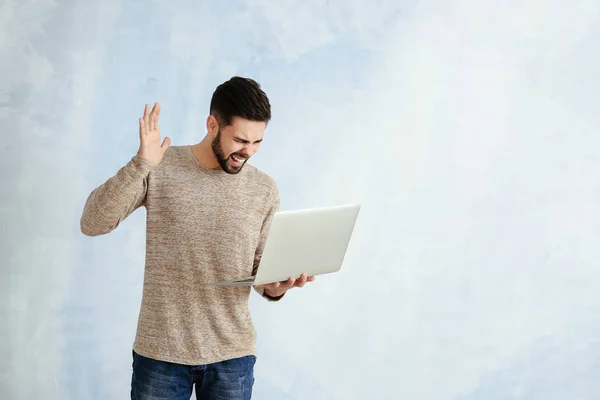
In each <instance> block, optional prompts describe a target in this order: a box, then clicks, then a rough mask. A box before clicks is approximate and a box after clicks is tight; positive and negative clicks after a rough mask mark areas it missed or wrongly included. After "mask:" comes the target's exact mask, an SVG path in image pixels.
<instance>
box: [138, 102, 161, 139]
mask: <svg viewBox="0 0 600 400" xmlns="http://www.w3.org/2000/svg"><path fill="white" fill-rule="evenodd" d="M159 115H160V103H159V102H156V103H154V106H153V107H152V111H150V105H148V104H146V105H145V106H144V116H143V117H142V118H141V119H140V135H142V134H147V133H148V132H150V131H155V130H157V129H158V116H159Z"/></svg>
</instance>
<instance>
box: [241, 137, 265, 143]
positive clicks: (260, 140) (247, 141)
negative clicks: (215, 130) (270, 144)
mask: <svg viewBox="0 0 600 400" xmlns="http://www.w3.org/2000/svg"><path fill="white" fill-rule="evenodd" d="M234 139H235V140H237V141H238V142H242V143H250V141H249V140H246V139H242V138H241V137H238V136H235V137H234ZM262 141H263V140H262V139H259V140H255V141H254V143H260V142H262Z"/></svg>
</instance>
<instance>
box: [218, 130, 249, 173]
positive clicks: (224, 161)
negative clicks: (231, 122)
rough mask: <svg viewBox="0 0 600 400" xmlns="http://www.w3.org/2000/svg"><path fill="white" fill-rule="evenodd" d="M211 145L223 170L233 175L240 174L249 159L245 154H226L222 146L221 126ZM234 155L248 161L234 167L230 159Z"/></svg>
mask: <svg viewBox="0 0 600 400" xmlns="http://www.w3.org/2000/svg"><path fill="white" fill-rule="evenodd" d="M211 147H212V151H213V153H214V155H215V157H216V158H217V161H218V163H219V165H220V166H221V168H222V169H223V171H225V172H227V173H228V174H231V175H235V174H238V173H239V172H240V171H241V170H242V168H244V165H246V161H248V160H247V159H245V157H244V156H242V155H240V154H235V153H232V154H230V155H229V156H225V153H223V147H222V146H221V129H220V128H219V131H218V132H217V136H216V137H215V138H214V140H213V141H212V144H211ZM232 155H233V156H237V157H239V158H241V159H245V160H246V161H244V162H243V163H242V165H241V166H239V167H234V166H232V165H230V164H229V161H230V159H231V156H232Z"/></svg>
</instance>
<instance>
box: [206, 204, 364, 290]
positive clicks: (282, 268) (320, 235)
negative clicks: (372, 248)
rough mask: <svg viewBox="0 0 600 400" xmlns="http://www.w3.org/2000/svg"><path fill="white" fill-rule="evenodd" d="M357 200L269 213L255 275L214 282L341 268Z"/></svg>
mask: <svg viewBox="0 0 600 400" xmlns="http://www.w3.org/2000/svg"><path fill="white" fill-rule="evenodd" d="M359 211H360V204H348V205H340V206H332V207H321V208H313V209H305V210H294V211H280V212H278V213H276V214H275V215H274V216H273V220H272V222H271V228H270V230H269V234H268V236H267V240H266V242H265V247H264V249H263V253H262V257H261V261H260V264H259V266H258V270H257V272H256V276H246V277H240V279H238V280H232V281H221V282H214V283H211V284H209V285H214V286H252V285H263V284H267V283H273V282H281V281H286V280H288V279H289V278H290V277H292V278H299V277H300V275H302V274H303V273H306V274H307V275H308V276H311V275H312V276H315V275H323V274H329V273H333V272H337V271H339V270H340V269H341V267H342V264H343V261H344V258H345V256H346V251H347V249H348V245H349V243H350V239H351V237H352V233H353V231H354V226H355V225H356V220H357V218H358V214H359Z"/></svg>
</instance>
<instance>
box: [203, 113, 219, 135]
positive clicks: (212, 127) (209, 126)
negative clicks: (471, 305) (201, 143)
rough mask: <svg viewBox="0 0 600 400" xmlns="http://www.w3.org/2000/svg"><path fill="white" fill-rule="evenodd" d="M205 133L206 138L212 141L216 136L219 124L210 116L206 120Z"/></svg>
mask: <svg viewBox="0 0 600 400" xmlns="http://www.w3.org/2000/svg"><path fill="white" fill-rule="evenodd" d="M206 131H207V132H208V136H210V137H211V138H212V139H214V138H215V137H216V136H217V132H218V131H219V123H218V122H217V119H216V118H215V117H214V116H212V115H209V116H208V117H207V118H206Z"/></svg>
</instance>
